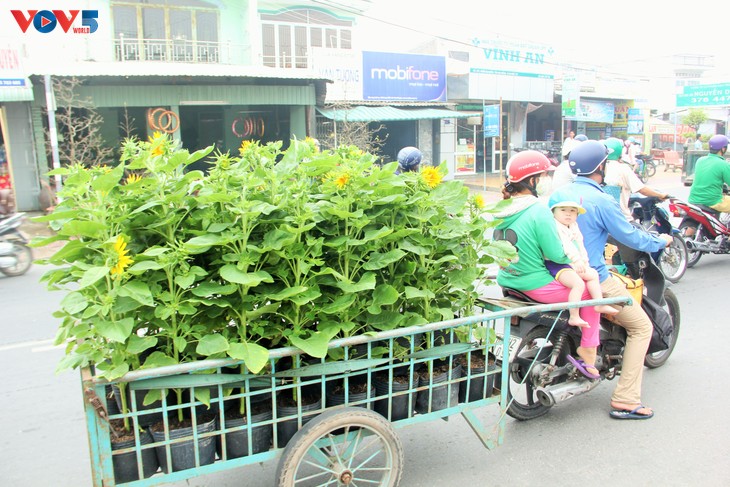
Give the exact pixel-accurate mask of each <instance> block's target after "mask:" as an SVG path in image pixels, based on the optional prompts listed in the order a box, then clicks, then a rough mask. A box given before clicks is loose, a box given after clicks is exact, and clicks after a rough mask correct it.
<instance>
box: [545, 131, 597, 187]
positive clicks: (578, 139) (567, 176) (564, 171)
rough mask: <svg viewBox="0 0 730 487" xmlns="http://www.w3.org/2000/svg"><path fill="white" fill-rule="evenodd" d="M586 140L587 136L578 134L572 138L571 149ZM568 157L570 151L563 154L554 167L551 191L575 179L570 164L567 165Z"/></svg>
mask: <svg viewBox="0 0 730 487" xmlns="http://www.w3.org/2000/svg"><path fill="white" fill-rule="evenodd" d="M586 140H588V137H586V136H585V135H584V134H578V135H576V136H575V137H574V138H573V143H572V146H571V150H572V149H574V148H575V147H577V146H578V144H580V143H582V142H585V141H586ZM569 158H570V151H568V153H567V154H566V156H565V159H564V160H563V161H562V162H561V163H560V164H558V168H557V169H555V172H554V173H553V181H552V189H551V192H552V191H557V189H558V188H560V187H561V186H565V185H566V184H570V183H572V182H573V181H575V175H574V174H573V173H572V172H571V171H570V166H569V165H568V159H569Z"/></svg>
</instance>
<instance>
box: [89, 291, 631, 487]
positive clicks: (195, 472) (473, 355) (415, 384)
mask: <svg viewBox="0 0 730 487" xmlns="http://www.w3.org/2000/svg"><path fill="white" fill-rule="evenodd" d="M624 302H626V299H625V298H607V299H601V300H591V301H583V302H581V303H556V304H549V305H524V306H520V307H516V308H514V307H513V308H508V309H503V310H499V311H489V312H486V313H483V314H478V315H475V316H469V317H464V318H456V319H452V320H445V321H440V322H435V323H429V324H425V325H420V326H411V327H408V328H399V329H393V330H387V331H382V332H378V333H375V334H372V335H358V336H353V337H349V338H342V339H337V340H333V341H331V342H330V343H329V354H328V358H323V359H312V358H311V357H308V356H304V355H302V352H301V350H299V349H297V348H293V347H283V348H277V349H274V350H271V351H270V354H269V360H268V364H267V367H266V368H265V373H262V374H258V375H253V374H249V373H245V368H244V367H243V364H242V362H241V361H237V360H229V359H211V360H202V361H197V362H191V363H184V364H178V365H174V366H165V367H158V368H154V369H141V370H136V371H133V372H130V373H128V374H126V375H125V376H124V377H122V378H120V379H119V380H117V381H113V382H112V383H110V382H107V381H105V380H104V379H101V378H98V377H95V376H94V374H93V370H92V369H89V368H87V369H83V370H82V387H83V390H84V395H85V399H86V400H85V410H86V420H87V428H88V431H89V444H90V454H91V460H92V461H91V465H92V470H93V481H94V485H95V486H110V485H120V484H124V485H135V486H136V485H139V486H142V485H157V484H159V483H162V482H173V481H178V480H184V479H188V478H192V477H196V476H199V475H204V474H209V473H213V472H217V471H221V470H226V469H229V468H233V467H239V466H243V465H248V464H251V463H255V462H261V461H266V460H270V459H273V458H274V457H276V456H277V455H279V454H280V452H281V449H282V448H284V447H285V445H286V443H287V442H288V441H289V439H291V436H292V435H293V434H295V433H296V432H297V431H298V430H300V429H301V428H302V427H303V426H304V425H305V424H306V423H307V422H308V421H309V420H311V419H312V418H313V417H315V416H317V415H318V414H321V413H322V412H324V411H325V410H331V409H333V408H336V407H341V406H348V407H350V406H355V407H364V408H368V409H372V410H375V411H376V412H378V413H380V414H381V415H383V416H384V417H385V418H386V419H388V420H389V421H390V422H391V423H392V425H393V426H395V427H403V426H407V425H410V424H415V423H419V422H423V421H428V420H432V419H436V418H445V417H447V416H450V415H454V414H458V413H460V414H462V416H463V417H464V418H465V419H466V421H467V422H468V423H469V425H470V426H471V428H472V429H473V430H474V432H475V433H476V434H477V436H478V437H479V439H480V440H481V442H482V443H483V444H484V445H485V446H486V447H487V448H493V447H495V446H496V445H498V444H501V443H502V442H503V439H504V425H505V414H504V412H505V409H506V405H507V391H506V390H505V389H504V388H503V389H502V390H500V389H498V388H497V387H495V382H496V383H497V384H507V383H508V378H507V368H506V367H500V364H505V363H507V362H508V353H509V350H508V348H509V347H507V346H503V345H504V344H508V343H509V337H510V323H511V320H512V319H513V317H517V316H526V315H529V314H535V313H550V312H564V311H565V310H566V309H568V308H571V307H578V306H594V305H597V304H621V303H624ZM556 320H557V318H556ZM498 346H499V350H501V355H502V356H501V357H494V355H493V354H492V352H493V351H494V350H495V348H494V347H498ZM495 359H496V360H495ZM242 370H244V373H241V371H242ZM497 377H500V378H501V380H495V379H497ZM119 403H121V404H122V405H123V406H124V407H122V408H120V407H119V406H120V404H119ZM489 404H499V405H500V408H501V414H500V416H499V420H498V422H497V424H495V425H493V426H492V427H491V428H485V427H484V426H483V425H482V424H481V422H480V421H479V419H478V418H477V417H476V415H474V414H473V410H474V409H476V408H479V407H483V406H485V405H489ZM120 409H121V410H120ZM179 417H182V418H183V419H184V420H185V426H186V427H187V429H184V430H177V429H175V428H174V426H176V424H175V423H176V422H177V421H176V420H177V419H178V418H179ZM124 422H126V423H127V424H128V426H129V431H130V435H129V436H130V438H129V440H128V441H127V442H126V443H120V442H119V441H118V439H117V438H116V434H115V432H116V431H117V430H118V429H119V426H120V425H121V424H122V423H124ZM112 424H114V425H115V426H117V427H115V428H112V427H110V426H111V425H112ZM181 431H182V432H181ZM234 437H236V440H235V441H233V438H234ZM181 452H182V453H181ZM158 466H159V468H158ZM115 477H116V478H115Z"/></svg>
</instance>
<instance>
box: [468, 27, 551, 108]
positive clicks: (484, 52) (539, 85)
mask: <svg viewBox="0 0 730 487" xmlns="http://www.w3.org/2000/svg"><path fill="white" fill-rule="evenodd" d="M472 43H473V45H474V48H473V49H472V52H471V56H470V60H471V62H470V64H471V68H470V69H469V98H472V99H481V100H498V99H502V100H512V101H530V102H538V103H552V102H553V91H554V90H553V88H554V84H555V74H554V71H555V66H556V64H557V63H556V61H555V60H554V56H555V52H554V51H553V49H552V48H550V47H547V46H545V45H541V44H537V43H534V42H530V41H506V40H503V39H475V40H474V41H472Z"/></svg>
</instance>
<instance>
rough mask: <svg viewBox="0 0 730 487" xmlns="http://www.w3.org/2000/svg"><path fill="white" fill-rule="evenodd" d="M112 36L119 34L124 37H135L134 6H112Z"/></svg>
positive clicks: (135, 14) (117, 36)
mask: <svg viewBox="0 0 730 487" xmlns="http://www.w3.org/2000/svg"><path fill="white" fill-rule="evenodd" d="M113 13H114V37H115V38H116V39H119V35H120V34H124V37H125V38H130V37H131V38H136V37H137V9H135V8H134V7H114V8H113Z"/></svg>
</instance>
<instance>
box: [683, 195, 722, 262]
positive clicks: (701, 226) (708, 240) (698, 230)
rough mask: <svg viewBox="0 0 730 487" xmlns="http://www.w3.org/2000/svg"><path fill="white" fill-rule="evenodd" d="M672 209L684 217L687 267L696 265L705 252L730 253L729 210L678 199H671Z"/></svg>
mask: <svg viewBox="0 0 730 487" xmlns="http://www.w3.org/2000/svg"><path fill="white" fill-rule="evenodd" d="M669 211H671V212H672V214H673V215H674V216H676V217H681V218H682V222H681V223H680V224H679V232H680V233H681V234H682V236H683V237H684V239H685V243H686V244H687V267H693V266H695V265H696V264H697V262H699V261H700V258H701V257H702V255H704V254H727V253H730V241H728V240H729V239H730V221H729V218H728V217H729V215H728V214H727V213H720V212H719V211H717V210H713V209H712V208H710V207H709V206H704V205H695V204H692V203H687V202H686V201H682V200H680V199H678V198H670V200H669Z"/></svg>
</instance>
